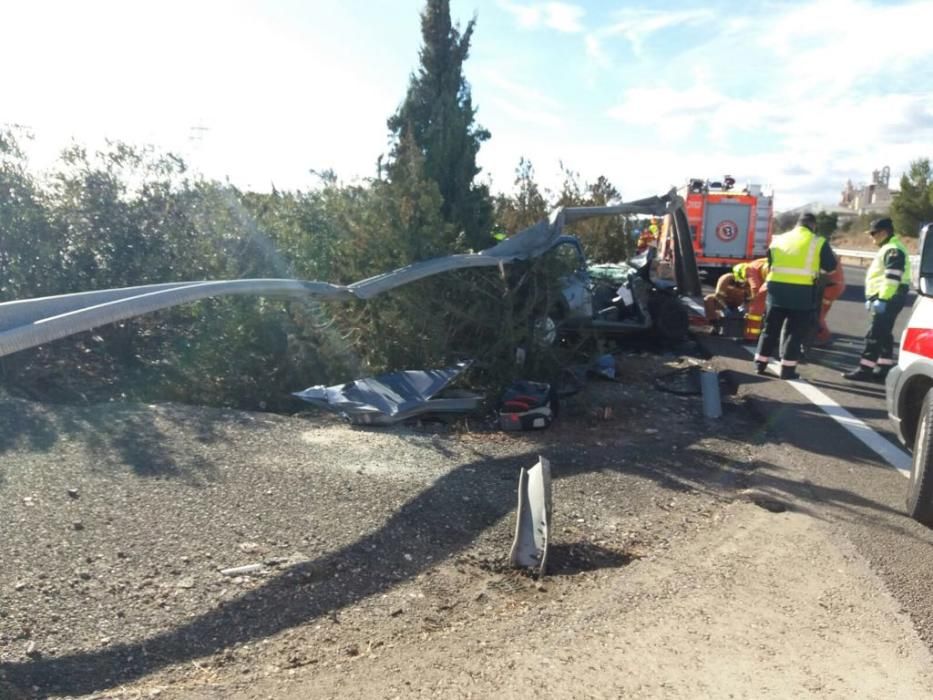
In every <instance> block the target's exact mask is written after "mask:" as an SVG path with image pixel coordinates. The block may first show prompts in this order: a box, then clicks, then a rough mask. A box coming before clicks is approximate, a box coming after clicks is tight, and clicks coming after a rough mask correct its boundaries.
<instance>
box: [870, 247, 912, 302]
mask: <svg viewBox="0 0 933 700" xmlns="http://www.w3.org/2000/svg"><path fill="white" fill-rule="evenodd" d="M895 251H898V252H900V255H897V254H896V253H895ZM910 280H911V277H910V255H909V254H908V252H907V248H905V247H904V244H903V243H901V241H900V239H899V238H898V237H897V236H891V237H890V238H889V239H888V240H887V242H886V243H885V244H884V245H883V246H881V248H880V249H879V250H878V253H877V255H875V257H874V259H872V261H871V265H869V267H868V271H867V272H866V273H865V298H866V299H881V300H883V301H887V300H888V299H892V298H893V297H894V295H895V294H897V292H898V289H899V288H900V287H902V286H903V287H905V288H906V287H909V286H910Z"/></svg>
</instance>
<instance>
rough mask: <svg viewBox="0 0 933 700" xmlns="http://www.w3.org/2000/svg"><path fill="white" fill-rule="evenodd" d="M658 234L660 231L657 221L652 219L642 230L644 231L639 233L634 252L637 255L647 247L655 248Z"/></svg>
mask: <svg viewBox="0 0 933 700" xmlns="http://www.w3.org/2000/svg"><path fill="white" fill-rule="evenodd" d="M659 233H660V231H659V229H658V220H657V219H655V218H653V217H652V219H651V223H650V224H648V225H647V226H646V227H645V228H644V230H643V231H642V232H641V235H640V236H639V237H638V243H637V244H636V251H637V252H639V253H644V252H645V251H646V250H647V249H648V248H649V247H651V248H657V247H658V234H659Z"/></svg>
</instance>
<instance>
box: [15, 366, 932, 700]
mask: <svg viewBox="0 0 933 700" xmlns="http://www.w3.org/2000/svg"><path fill="white" fill-rule="evenodd" d="M688 362H689V361H687V360H683V359H680V358H677V357H673V356H668V357H663V356H656V355H649V354H647V353H636V354H630V355H628V356H625V357H622V358H621V361H620V364H619V374H620V381H619V382H609V381H593V382H591V383H590V384H589V385H588V386H587V389H586V391H584V392H583V393H581V394H578V395H576V396H574V397H570V398H569V399H567V400H565V401H564V404H563V406H562V413H561V418H560V419H559V420H558V421H557V422H555V424H554V425H553V426H552V427H551V428H550V429H548V430H547V431H542V432H539V433H524V434H505V433H501V432H490V431H484V432H473V431H467V430H460V429H452V428H450V427H447V426H442V425H437V424H420V425H414V426H408V427H398V428H392V429H382V430H364V429H354V428H351V427H348V426H345V425H343V424H340V423H339V422H337V421H335V420H333V419H332V418H330V417H329V416H305V415H302V416H295V417H283V416H271V415H266V414H251V413H243V412H232V411H217V410H207V409H199V408H192V407H183V406H172V405H166V406H161V405H160V406H141V405H106V406H91V407H84V408H76V407H71V408H67V407H50V406H44V405H40V404H32V403H28V402H24V401H17V400H11V399H7V400H2V401H0V422H2V423H3V425H5V426H6V425H9V426H12V428H11V429H10V430H8V431H7V432H5V433H4V438H3V441H2V442H0V453H2V460H0V511H2V512H3V513H4V518H3V519H2V521H0V540H2V541H3V542H4V566H3V567H2V569H0V694H2V692H4V691H5V692H6V694H7V695H8V696H10V697H45V696H60V695H69V696H75V695H98V696H99V697H121V698H122V697H125V698H136V697H155V696H158V697H163V698H191V697H204V698H215V697H216V698H221V697H222V698H226V697H295V698H300V697H308V696H309V695H311V694H313V695H314V696H316V697H337V696H341V697H343V696H351V697H389V696H393V695H402V696H412V695H419V694H421V695H426V696H438V695H442V696H469V695H471V694H472V695H474V696H489V695H499V696H505V697H508V696H517V695H519V694H522V695H524V694H527V691H528V690H529V689H532V688H534V689H537V690H538V691H539V692H542V693H545V694H551V695H563V696H586V695H605V694H607V693H608V694H622V693H623V692H626V693H627V692H632V693H634V694H637V695H646V694H649V695H650V694H660V695H665V694H666V695H668V696H672V697H680V696H682V697H688V696H689V697H696V696H698V695H703V694H708V693H709V690H710V688H714V689H717V692H718V688H719V686H715V685H713V686H710V685H708V684H709V683H711V682H712V681H710V680H709V679H710V678H714V677H715V676H714V675H711V674H717V673H719V674H722V673H726V671H728V670H729V668H733V669H738V670H739V671H740V672H741V673H740V674H739V675H733V676H732V680H730V681H729V683H730V684H731V685H729V686H728V687H730V688H732V687H734V688H737V689H744V690H741V691H740V692H739V694H742V693H743V692H744V693H746V694H750V695H757V694H761V693H765V694H766V693H767V690H768V689H769V688H772V686H770V685H768V684H769V683H777V682H778V681H779V679H780V677H781V675H782V674H783V673H785V671H786V660H785V661H781V660H780V657H781V655H782V654H784V653H786V652H787V649H786V647H787V646H788V643H787V640H791V639H792V637H793V635H794V634H795V632H794V629H793V626H792V625H791V626H789V623H787V622H786V617H787V615H778V614H777V613H776V612H774V611H771V612H769V609H768V607H767V606H768V605H770V604H772V603H773V604H775V605H778V606H784V607H780V610H784V612H785V613H786V612H787V607H786V606H799V607H797V608H794V609H795V610H799V616H797V617H795V618H794V619H795V620H796V623H795V624H797V625H801V626H804V627H805V631H806V634H807V639H808V640H810V641H809V642H808V645H803V646H800V645H798V644H797V643H796V641H793V645H794V646H795V649H796V647H797V646H799V650H794V649H792V650H791V651H793V653H795V654H796V656H793V657H792V659H791V660H792V661H793V662H794V663H798V664H799V665H801V666H802V667H805V668H804V670H802V671H801V672H800V673H801V675H800V676H799V678H796V677H795V679H794V681H793V683H792V684H790V685H786V684H785V685H784V686H773V687H774V688H791V689H792V690H794V691H798V690H800V689H807V688H811V685H812V684H818V683H823V684H824V685H825V684H828V685H825V687H830V688H834V689H839V691H840V692H841V693H843V694H851V693H849V692H848V691H849V690H851V687H850V686H848V685H845V682H843V681H845V679H842V680H839V679H829V680H827V678H828V676H827V675H826V674H827V673H828V672H827V671H826V669H825V668H823V667H821V666H819V665H818V664H817V662H815V661H813V660H812V659H813V658H819V657H820V656H821V655H824V653H827V652H828V650H830V649H832V648H834V646H835V645H837V644H838V643H839V642H838V640H837V639H836V638H835V636H834V635H833V634H830V632H829V631H828V630H829V627H827V631H826V633H825V639H824V642H825V644H824V643H823V642H818V641H814V640H813V639H811V638H812V637H814V635H816V638H819V637H820V630H819V628H814V627H813V624H815V623H813V622H812V620H813V618H812V616H813V614H814V613H819V610H817V609H816V608H815V607H814V604H813V600H812V599H813V598H814V596H816V597H818V595H817V594H818V593H820V591H824V590H829V588H826V586H838V587H839V590H841V591H842V592H841V593H833V594H832V595H833V596H834V597H832V598H831V600H832V601H833V603H832V604H833V606H837V607H838V606H841V607H840V609H839V610H836V608H835V607H834V608H833V609H832V612H833V614H834V615H836V614H841V615H842V616H843V617H846V616H849V617H846V619H849V618H851V620H852V625H851V629H850V628H849V627H846V628H845V630H844V631H845V632H846V633H847V634H848V633H849V632H852V633H853V634H857V633H858V631H857V629H856V627H857V625H856V621H857V619H859V617H860V616H862V615H863V613H864V611H863V610H862V609H861V608H858V607H857V606H856V608H850V607H847V606H849V605H850V604H851V605H856V604H857V603H858V602H859V601H858V596H859V595H863V594H862V593H860V590H861V589H860V588H858V586H857V585H856V584H851V585H850V584H846V583H845V581H844V580H843V579H846V578H847V577H849V576H850V575H851V573H852V572H851V567H850V568H849V569H846V567H845V566H844V565H842V564H840V568H839V571H840V574H839V576H837V577H830V578H823V577H818V576H817V573H816V572H815V571H814V570H813V567H812V566H809V563H810V562H812V561H822V560H823V559H821V557H825V556H832V555H831V553H830V554H827V553H826V552H824V551H823V550H822V549H821V548H820V547H821V546H822V545H820V544H819V542H818V537H817V536H816V535H815V534H813V531H812V529H811V525H810V524H807V523H810V522H811V521H809V520H806V521H805V520H801V518H803V517H804V516H802V515H800V514H798V513H794V512H786V513H770V512H768V511H766V510H763V509H761V508H757V507H755V506H754V505H752V504H751V503H749V502H747V500H746V497H745V496H743V495H742V493H740V491H741V490H742V489H743V488H744V487H745V486H746V481H747V477H748V474H749V470H750V469H751V466H752V464H753V457H754V456H755V455H753V448H752V446H751V445H750V444H749V442H748V436H749V435H751V434H754V433H755V432H756V431H757V429H758V424H757V423H755V422H753V419H752V417H751V415H750V414H749V413H748V412H747V411H746V410H745V409H744V407H743V406H742V405H741V404H731V403H727V405H726V406H725V415H724V418H723V419H722V420H720V421H718V422H715V423H710V422H709V421H707V420H705V419H704V418H703V417H702V410H701V398H700V397H699V396H677V395H673V394H670V393H668V392H661V391H658V390H657V389H656V388H655V385H654V378H655V377H657V376H659V375H661V374H663V373H666V372H670V371H672V370H674V369H677V368H678V367H683V366H685V364H687V363H688ZM540 454H543V455H546V456H547V457H548V459H549V460H550V462H551V465H552V469H553V475H554V484H553V496H554V523H553V528H554V529H553V544H554V550H553V552H552V555H551V562H552V563H553V567H552V570H551V572H550V574H549V575H548V576H547V577H545V578H543V579H535V578H533V577H532V576H530V575H527V574H525V573H523V572H518V571H513V570H511V569H509V568H507V566H506V557H507V553H508V550H509V545H510V543H511V539H512V534H513V527H514V521H513V517H514V508H515V488H516V482H517V476H518V470H519V468H520V467H522V466H526V467H527V466H530V465H532V464H533V463H534V462H535V461H536V460H537V457H538V455H540ZM778 519H780V520H778ZM778 522H780V523H785V522H789V523H791V524H795V527H796V528H797V529H794V530H793V531H792V532H791V535H792V536H793V537H794V538H796V539H794V540H793V541H794V542H795V546H796V543H798V542H800V543H802V544H801V546H800V549H799V552H798V554H799V561H797V560H796V559H795V560H794V561H795V562H797V563H793V562H788V561H786V560H783V559H782V557H783V556H784V554H782V553H781V551H782V550H781V548H780V547H779V546H778V544H779V540H778V537H779V534H778V532H777V530H775V527H776V525H775V523H778ZM781 527H782V528H783V527H784V525H781ZM811 535H812V537H811ZM808 538H809V539H808ZM808 543H809V544H808ZM785 549H786V548H785ZM785 554H786V552H785ZM832 562H835V560H832ZM242 566H251V569H250V570H249V572H248V573H242V572H236V573H232V574H229V575H228V574H224V573H223V572H224V570H226V569H228V568H230V567H242ZM834 567H835V563H831V565H830V568H834ZM788 570H789V571H792V572H796V574H795V576H796V575H797V574H799V576H797V578H793V577H791V578H792V579H793V581H798V580H799V582H800V586H799V590H797V589H795V590H796V592H794V591H791V593H792V595H791V597H790V598H789V599H788V598H786V594H785V593H784V592H783V589H782V588H781V586H782V585H783V583H782V581H784V580H785V579H786V578H787V576H786V572H787V571H788ZM779 572H782V573H780V574H779ZM814 578H818V579H819V580H817V581H814ZM793 581H792V582H793ZM815 586H824V588H819V589H817V588H814V587H815ZM833 590H836V589H835V588H834V589H833ZM827 595H828V594H827ZM865 595H868V594H865ZM779 599H780V600H781V601H782V602H781V603H774V601H777V600H779ZM827 600H829V598H827ZM736 601H738V602H739V604H738V605H737V604H736ZM768 601H770V602H768ZM788 601H789V602H788ZM852 601H855V602H852ZM785 603H786V605H785ZM837 603H838V605H837ZM762 605H765V608H764V609H761V606H762ZM817 607H818V606H817ZM853 611H854V612H853ZM772 613H773V614H772ZM879 614H881V615H882V617H881V618H878V619H877V620H876V623H877V624H876V623H875V622H873V623H872V625H875V626H869V627H868V628H866V629H867V630H868V631H867V632H866V633H865V634H871V633H875V634H877V633H878V632H879V629H880V626H881V625H883V624H888V626H889V631H888V632H886V633H887V634H888V635H889V636H890V635H895V634H900V632H898V631H897V630H901V628H900V627H896V626H895V627H891V626H890V623H891V621H892V618H890V615H892V614H893V613H891V612H890V611H889V610H887V609H884V610H883V611H882V612H881V613H879ZM884 615H889V617H883V616H884ZM829 617H830V615H829V613H826V614H824V615H823V617H822V618H820V619H825V620H827V621H828V620H829ZM895 621H896V620H895ZM826 624H827V625H828V622H827V623H826ZM891 630H894V631H891ZM883 633H884V632H883ZM763 636H764V637H767V639H765V640H763ZM858 639H861V637H858ZM729 640H732V641H729ZM782 640H783V641H782ZM905 644H906V642H905ZM824 647H825V648H824ZM847 648H848V647H847ZM856 648H857V641H854V642H852V646H851V649H852V654H853V655H854V654H855V653H856ZM905 648H908V647H906V646H905ZM905 653H906V657H907V659H908V660H909V661H911V663H912V662H913V660H914V659H915V658H916V657H915V654H916V653H918V652H917V651H916V650H915V649H913V648H912V647H910V648H909V649H908V651H907V652H905ZM805 654H809V655H810V656H809V657H806V658H805ZM827 655H828V654H827ZM733 658H736V659H738V661H737V662H736V664H735V665H733V664H732V659H733ZM807 658H809V659H810V660H809V661H808V660H807ZM879 659H881V657H879ZM902 660H903V659H902ZM885 661H886V660H884V659H881V660H879V662H878V663H882V662H885ZM762 664H764V665H763V666H762ZM759 666H761V668H763V669H764V673H763V675H761V676H760V678H759V677H758V676H756V675H755V669H756V668H758V667H759ZM872 668H874V667H872ZM905 668H906V669H907V671H905V672H907V673H912V672H913V671H912V669H913V666H910V665H908V666H906V667H905ZM678 669H680V670H678ZM808 669H809V670H808ZM837 675H839V674H837ZM878 678H881V680H878ZM875 681H877V682H879V683H881V685H879V686H878V687H879V688H881V689H882V691H883V690H886V689H889V688H890V687H892V686H890V685H885V683H886V682H887V681H886V680H885V679H884V677H881V676H876V677H875ZM846 682H848V681H846ZM853 682H854V681H853ZM866 682H867V681H866ZM671 683H673V684H674V685H670V686H669V685H668V684H671ZM704 683H706V684H707V685H704ZM743 683H744V684H745V685H743ZM808 684H811V685H808ZM723 687H725V686H723ZM812 687H817V686H816V685H812ZM855 687H858V686H855ZM865 687H869V688H870V687H873V686H871V685H870V684H869V685H866V686H865ZM670 688H674V689H675V690H676V689H681V690H682V692H681V690H677V692H674V691H670V692H668V691H669V690H670ZM749 688H751V689H754V690H755V691H759V690H760V691H761V693H758V692H751V691H749V690H748V689H749ZM772 689H773V688H772ZM312 690H313V692H312ZM801 692H803V691H801ZM678 693H681V694H680V695H678ZM788 694H799V693H797V692H790V693H788ZM879 694H880V696H884V695H887V693H885V692H881V691H879Z"/></svg>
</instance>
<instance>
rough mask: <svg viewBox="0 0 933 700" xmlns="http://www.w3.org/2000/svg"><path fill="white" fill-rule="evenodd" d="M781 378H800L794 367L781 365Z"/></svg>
mask: <svg viewBox="0 0 933 700" xmlns="http://www.w3.org/2000/svg"><path fill="white" fill-rule="evenodd" d="M781 379H800V375H799V374H797V370H796V369H795V368H794V367H784V366H782V367H781Z"/></svg>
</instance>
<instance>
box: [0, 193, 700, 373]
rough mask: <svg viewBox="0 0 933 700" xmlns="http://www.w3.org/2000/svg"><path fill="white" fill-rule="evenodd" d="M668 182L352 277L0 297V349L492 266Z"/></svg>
mask: <svg viewBox="0 0 933 700" xmlns="http://www.w3.org/2000/svg"><path fill="white" fill-rule="evenodd" d="M682 207H683V200H682V199H681V198H680V197H679V196H678V195H677V194H676V192H675V191H674V190H671V192H669V193H668V194H666V195H664V196H661V197H649V198H646V199H641V200H637V201H633V202H629V203H625V204H618V205H613V206H607V207H565V208H563V209H560V210H558V211H557V212H555V214H554V215H553V216H552V217H551V220H550V221H540V222H538V223H537V224H535V225H534V226H531V227H529V228H526V229H524V230H523V231H520V232H518V233H517V234H515V235H514V236H512V237H511V238H508V239H506V240H504V241H502V242H501V243H498V244H497V245H494V246H492V247H491V248H487V249H486V250H483V251H480V252H479V253H466V254H458V255H449V256H446V257H442V258H434V259H432V260H424V261H421V262H417V263H413V264H412V265H408V266H406V267H402V268H399V269H397V270H393V271H391V272H387V273H385V274H382V275H376V276H375V277H370V278H368V279H365V280H361V281H359V282H355V283H353V284H350V285H345V286H344V285H336V284H330V283H327V282H306V281H302V280H289V279H245V280H220V281H195V282H169V283H163V284H152V285H144V286H140V287H126V288H123V289H106V290H99V291H92V292H79V293H76V294H63V295H59V296H53V297H41V298H38V299H21V300H16V301H8V302H5V303H0V357H2V356H4V355H9V354H12V353H14V352H18V351H20V350H26V349H28V348H33V347H36V346H38V345H43V344H45V343H48V342H51V341H53V340H58V339H60V338H64V337H66V336H69V335H74V334H75V333H80V332H82V331H88V330H91V329H92V328H96V327H98V326H103V325H106V324H108V323H115V322H117V321H123V320H126V319H128V318H133V317H135V316H142V315H144V314H148V313H152V312H154V311H159V310H162V309H168V308H170V307H173V306H178V305H180V304H187V303H191V302H194V301H199V300H201V299H207V298H209V297H218V296H229V295H253V296H267V297H273V296H274V297H287V298H292V299H308V298H318V299H328V300H337V301H340V300H349V299H370V298H372V297H374V296H376V295H378V294H382V293H383V292H386V291H389V290H391V289H394V288H396V287H400V286H402V285H405V284H409V283H411V282H414V281H416V280H419V279H423V278H425V277H429V276H432V275H437V274H440V273H442V272H448V271H451V270H461V269H466V268H473V267H491V266H499V265H504V264H507V263H512V262H515V261H517V260H527V259H530V258H534V257H537V256H539V255H541V254H543V253H545V252H547V251H548V250H549V249H550V248H551V247H552V246H553V245H554V242H555V241H556V240H557V239H558V238H559V237H560V236H561V235H562V233H563V228H564V225H565V224H567V223H570V222H573V221H580V220H583V219H588V218H591V217H597V216H617V215H625V214H655V215H659V216H660V215H664V214H667V213H674V212H675V211H677V210H678V209H682Z"/></svg>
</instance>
